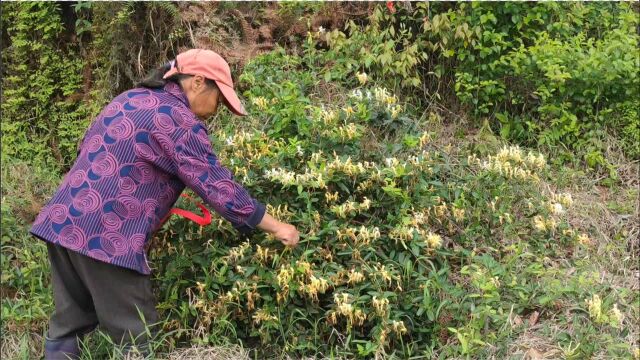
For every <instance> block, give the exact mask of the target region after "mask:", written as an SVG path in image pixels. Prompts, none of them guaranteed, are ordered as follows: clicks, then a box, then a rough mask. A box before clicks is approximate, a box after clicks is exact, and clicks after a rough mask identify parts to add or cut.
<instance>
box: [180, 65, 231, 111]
mask: <svg viewBox="0 0 640 360" xmlns="http://www.w3.org/2000/svg"><path fill="white" fill-rule="evenodd" d="M182 88H183V89H184V92H185V95H186V96H187V99H188V100H189V108H190V109H191V111H193V113H194V114H196V116H198V117H199V118H200V119H201V120H205V119H207V118H208V117H210V116H212V115H213V114H215V113H216V111H217V110H218V104H219V102H220V100H222V98H221V95H220V90H219V89H218V88H212V87H210V86H208V85H207V84H206V79H205V78H204V77H203V76H202V75H195V76H192V77H190V78H188V79H185V80H183V81H182Z"/></svg>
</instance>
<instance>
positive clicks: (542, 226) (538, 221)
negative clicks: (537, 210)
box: [533, 215, 547, 231]
mask: <svg viewBox="0 0 640 360" xmlns="http://www.w3.org/2000/svg"><path fill="white" fill-rule="evenodd" d="M533 226H534V227H535V228H536V230H538V231H545V230H547V224H546V222H545V221H544V219H543V218H542V216H540V215H536V216H535V217H534V218H533Z"/></svg>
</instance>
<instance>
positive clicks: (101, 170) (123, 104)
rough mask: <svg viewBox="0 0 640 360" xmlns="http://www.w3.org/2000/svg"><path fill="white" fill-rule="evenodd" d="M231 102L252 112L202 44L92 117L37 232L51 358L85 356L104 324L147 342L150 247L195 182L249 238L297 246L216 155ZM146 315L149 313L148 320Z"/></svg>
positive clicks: (151, 308) (117, 335) (122, 339)
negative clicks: (219, 122)
mask: <svg viewBox="0 0 640 360" xmlns="http://www.w3.org/2000/svg"><path fill="white" fill-rule="evenodd" d="M221 101H222V102H223V103H224V104H225V105H226V106H227V107H228V108H229V110H231V111H232V112H233V113H234V114H237V115H246V113H245V110H244V108H243V106H242V104H241V103H240V100H239V99H238V96H237V95H236V93H235V91H234V89H233V82H232V80H231V72H230V69H229V65H228V64H227V62H226V61H225V60H224V59H223V58H222V57H221V56H220V55H218V54H216V53H215V52H213V51H209V50H203V49H193V50H189V51H186V52H183V53H181V54H179V55H178V56H177V57H176V59H175V60H174V61H172V62H170V63H167V64H166V65H164V66H163V67H161V68H160V69H157V70H155V71H154V72H153V73H152V74H151V75H150V76H149V77H148V78H147V79H145V80H144V81H142V83H140V84H139V87H138V88H135V89H131V90H129V91H126V92H124V93H122V94H120V95H118V96H117V97H116V98H115V99H114V100H113V101H112V102H111V103H110V104H108V105H107V106H106V107H105V108H104V109H103V110H102V112H101V113H100V114H99V115H98V117H97V118H96V119H95V120H94V121H93V122H92V124H91V126H90V127H89V129H88V130H87V132H86V134H85V137H84V139H83V141H82V143H81V145H80V148H79V150H78V157H77V159H76V162H75V164H74V165H73V167H72V168H71V170H70V171H69V173H68V174H67V175H66V177H65V178H64V180H63V182H62V184H61V185H60V187H59V188H58V190H57V192H56V193H55V195H54V196H53V198H52V199H51V200H50V201H49V202H48V203H47V205H46V206H45V207H44V208H43V209H42V211H41V212H40V214H39V215H38V217H37V219H36V221H35V222H34V224H33V227H32V228H31V230H30V232H31V234H33V235H35V236H36V237H38V238H40V239H42V240H44V241H46V243H47V248H48V253H49V260H50V262H51V275H52V284H53V293H54V300H55V312H54V313H53V315H52V316H51V319H50V321H49V330H48V333H47V336H46V340H45V358H46V359H66V358H67V356H69V357H71V358H74V357H78V356H79V353H80V351H79V345H78V340H79V339H81V338H82V336H83V335H85V334H87V333H88V332H90V331H92V330H93V329H94V328H95V327H96V326H98V325H100V326H101V327H102V328H103V329H104V330H105V331H106V332H107V333H108V334H109V335H110V336H111V337H112V339H113V340H114V341H116V342H117V343H126V344H131V343H132V342H135V343H138V344H144V343H145V342H146V341H147V340H148V339H146V338H145V334H146V332H145V323H146V324H151V323H154V322H156V321H157V320H158V316H157V313H156V310H155V299H154V297H153V294H152V291H151V279H150V275H149V274H150V268H149V266H148V264H147V257H146V251H147V247H148V244H149V241H150V237H151V236H152V234H153V233H154V232H155V231H156V230H157V229H158V228H159V227H160V226H161V224H162V219H164V218H165V216H166V215H167V214H168V213H169V210H170V209H171V207H172V206H173V204H174V203H175V202H176V200H177V199H178V197H179V196H180V193H181V192H182V191H183V190H184V188H185V187H189V188H191V189H193V191H195V192H196V193H197V194H198V195H199V196H200V197H202V199H204V201H205V202H206V203H207V204H208V205H209V206H211V207H212V208H213V209H215V211H216V212H217V213H219V214H220V215H221V216H222V217H224V218H225V219H227V220H228V221H230V222H231V223H232V224H233V225H234V227H235V228H236V229H237V230H238V231H239V232H241V233H249V232H251V231H252V230H254V229H255V228H259V229H261V230H263V231H267V232H269V233H272V234H273V235H274V236H275V237H276V238H277V239H279V240H280V241H281V242H282V243H284V244H285V245H288V246H295V245H296V244H297V242H298V239H299V234H298V231H297V230H296V228H295V227H294V226H292V225H289V224H285V223H282V222H279V221H277V220H275V219H274V218H273V217H272V216H270V215H269V214H267V213H266V212H265V206H264V205H263V204H262V203H260V202H259V201H257V200H256V199H253V198H252V197H251V196H250V195H249V193H248V192H247V191H246V190H245V189H244V188H243V187H242V186H241V185H239V184H238V183H237V182H235V181H234V179H233V176H232V174H231V172H230V171H229V170H228V169H227V168H225V167H224V166H222V165H221V164H220V162H219V161H218V159H217V157H216V155H215V154H214V152H213V150H212V148H211V144H210V142H209V136H208V134H207V130H206V129H207V127H206V126H205V124H204V123H203V120H205V119H207V118H208V117H209V116H211V115H213V114H215V113H216V111H217V109H218V105H219V103H220V102H221ZM141 315H142V316H141Z"/></svg>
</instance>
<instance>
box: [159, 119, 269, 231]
mask: <svg viewBox="0 0 640 360" xmlns="http://www.w3.org/2000/svg"><path fill="white" fill-rule="evenodd" d="M185 130H186V131H184V132H183V133H182V134H181V135H180V136H179V137H178V138H177V139H176V141H175V142H173V143H172V141H171V138H170V137H168V136H166V135H164V134H162V133H161V132H152V133H151V134H150V137H151V138H152V141H154V142H156V143H157V144H158V145H159V146H158V147H160V148H163V149H164V151H163V152H164V155H165V159H166V160H169V161H168V163H169V164H167V163H165V165H169V166H166V167H168V168H170V169H171V170H172V171H170V172H172V173H173V175H175V176H177V177H178V178H179V179H180V180H181V181H182V182H183V183H184V184H185V185H186V186H187V187H189V188H191V189H192V190H193V191H195V192H196V193H197V194H198V195H199V196H200V197H201V198H202V199H203V200H204V201H205V202H206V203H207V204H208V205H209V206H211V207H212V208H213V209H214V210H215V211H216V212H217V213H218V214H220V215H221V216H222V217H223V218H225V219H227V220H228V221H230V222H231V223H232V224H233V226H234V227H235V228H236V229H237V230H238V231H239V232H240V233H242V234H247V233H250V232H251V231H252V230H253V229H255V228H256V226H257V225H258V224H259V223H260V221H262V218H263V216H264V214H265V206H264V205H263V204H262V203H260V202H259V201H257V200H255V199H253V198H252V197H251V196H250V195H249V193H248V192H247V190H246V189H244V188H243V187H242V186H241V185H240V184H238V183H237V182H235V181H234V178H233V175H232V173H231V171H229V169H227V168H226V167H224V166H222V165H221V164H220V162H219V161H218V158H217V156H216V155H215V154H214V152H213V149H212V147H211V143H210V141H209V136H208V134H207V130H206V129H205V127H204V126H203V125H202V123H200V122H199V121H198V122H196V123H195V125H193V126H192V127H191V128H190V129H185Z"/></svg>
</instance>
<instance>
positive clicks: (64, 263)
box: [45, 243, 98, 360]
mask: <svg viewBox="0 0 640 360" xmlns="http://www.w3.org/2000/svg"><path fill="white" fill-rule="evenodd" d="M47 252H48V254H49V262H50V263H51V283H52V287H53V298H54V303H55V309H54V312H53V315H52V316H51V318H50V319H49V329H48V331H47V334H46V336H45V359H47V360H58V359H60V360H63V359H64V360H66V359H68V358H71V359H74V358H78V357H79V356H80V347H79V343H78V341H79V340H80V339H82V338H83V336H84V335H85V334H87V333H88V332H90V331H91V330H93V329H94V328H95V327H96V326H97V325H98V318H97V315H96V312H95V308H94V306H93V303H92V300H91V294H90V292H89V290H88V289H87V287H86V286H85V285H84V283H83V282H82V280H81V279H80V277H79V276H78V275H77V274H76V272H75V269H74V267H73V264H72V262H71V259H70V258H69V254H68V252H67V250H66V249H64V248H62V247H60V246H57V245H54V244H51V243H47Z"/></svg>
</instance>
